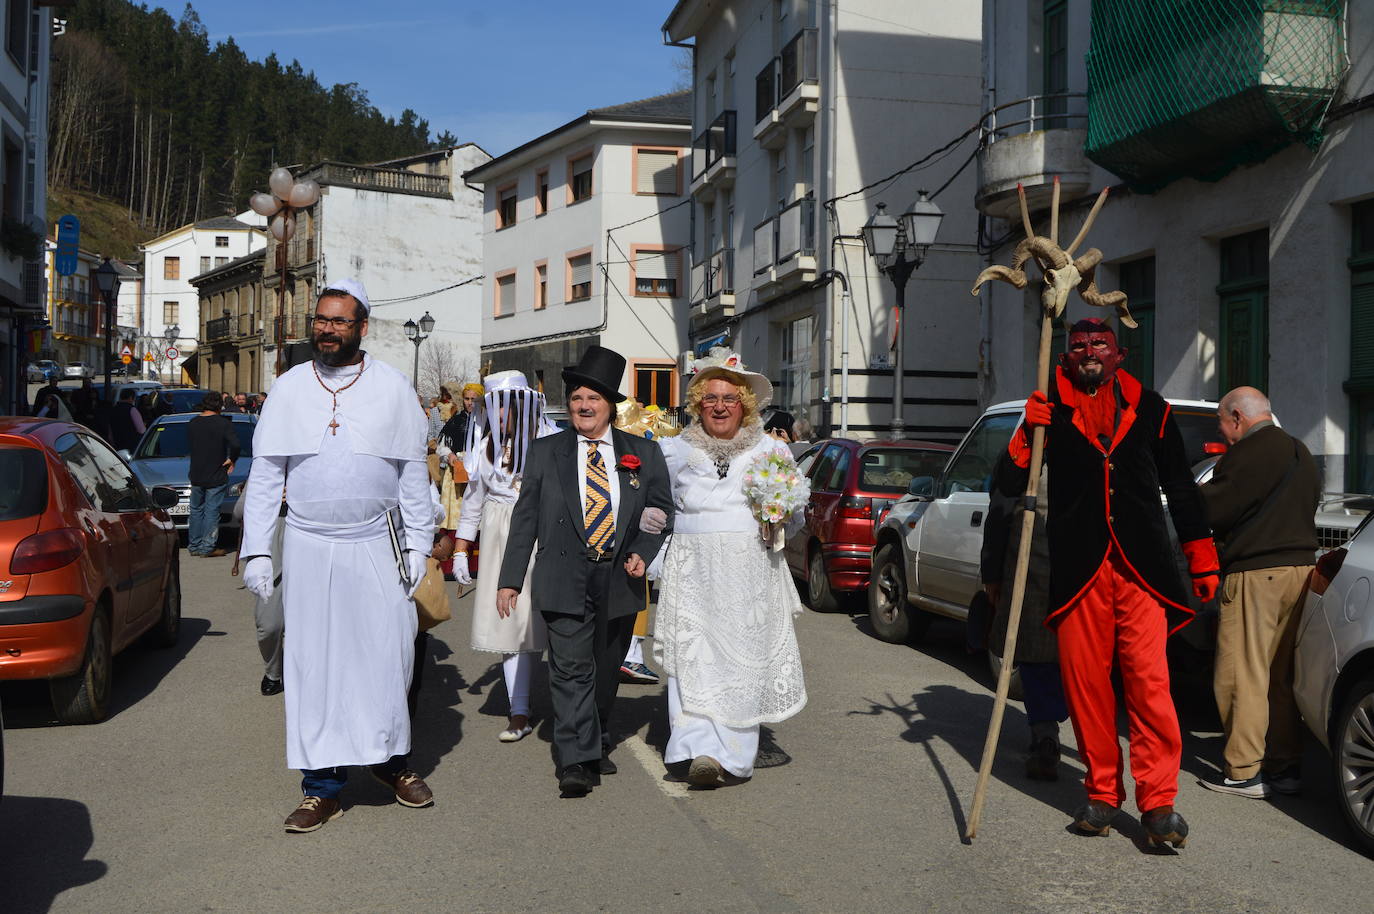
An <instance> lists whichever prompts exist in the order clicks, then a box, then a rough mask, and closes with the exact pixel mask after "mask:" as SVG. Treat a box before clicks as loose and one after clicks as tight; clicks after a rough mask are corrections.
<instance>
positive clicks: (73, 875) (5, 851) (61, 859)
mask: <svg viewBox="0 0 1374 914" xmlns="http://www.w3.org/2000/svg"><path fill="white" fill-rule="evenodd" d="M0 817H3V819H4V822H5V827H4V828H3V829H0V874H3V889H0V892H2V893H3V896H4V905H3V906H4V909H5V910H6V911H10V912H13V914H30V912H34V914H37V912H43V911H47V910H50V909H51V908H52V905H53V901H54V900H55V899H56V898H57V896H58V895H60V894H62V893H63V892H65V891H67V890H68V889H72V888H76V887H77V886H82V885H86V884H88V883H91V882H95V881H96V880H97V879H101V878H102V877H104V875H105V873H106V871H107V870H108V869H109V867H108V866H106V865H105V863H104V862H103V861H100V860H88V859H86V854H87V853H89V852H90V849H91V845H92V844H93V843H94V841H95V836H94V835H93V833H92V831H91V813H90V810H88V809H87V808H86V807H85V805H84V804H82V803H78V802H76V801H75V800H61V799H57V798H55V797H5V798H4V800H3V801H0Z"/></svg>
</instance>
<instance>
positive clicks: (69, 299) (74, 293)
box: [55, 287, 93, 305]
mask: <svg viewBox="0 0 1374 914" xmlns="http://www.w3.org/2000/svg"><path fill="white" fill-rule="evenodd" d="M55 297H56V298H57V300H58V301H60V302H65V303H67V304H69V305H89V304H91V303H92V301H93V298H92V296H91V293H90V292H87V291H86V290H85V289H63V288H60V287H59V288H58V289H57V290H56V295H55Z"/></svg>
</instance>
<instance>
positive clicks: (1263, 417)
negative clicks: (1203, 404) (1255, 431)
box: [1217, 387, 1274, 444]
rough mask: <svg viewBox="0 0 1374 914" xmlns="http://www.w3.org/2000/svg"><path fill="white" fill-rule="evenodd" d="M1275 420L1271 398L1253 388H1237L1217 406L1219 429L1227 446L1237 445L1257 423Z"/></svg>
mask: <svg viewBox="0 0 1374 914" xmlns="http://www.w3.org/2000/svg"><path fill="white" fill-rule="evenodd" d="M1273 419H1274V415H1273V411H1272V408H1271V407H1270V405H1269V398H1268V397H1266V396H1265V395H1264V394H1262V393H1260V392H1259V391H1258V390H1256V389H1255V388H1253V387H1237V388H1236V389H1235V390H1232V391H1230V392H1228V393H1227V394H1226V396H1224V397H1222V398H1221V403H1220V404H1218V405H1217V428H1218V429H1219V430H1220V431H1221V436H1222V437H1223V438H1225V439H1226V443H1227V444H1235V443H1236V442H1237V441H1239V440H1240V439H1241V438H1244V437H1245V433H1246V432H1248V431H1249V430H1250V427H1251V426H1253V425H1254V424H1255V423H1257V422H1265V421H1270V422H1272V421H1273Z"/></svg>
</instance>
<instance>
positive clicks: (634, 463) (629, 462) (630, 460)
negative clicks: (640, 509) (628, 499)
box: [615, 454, 643, 489]
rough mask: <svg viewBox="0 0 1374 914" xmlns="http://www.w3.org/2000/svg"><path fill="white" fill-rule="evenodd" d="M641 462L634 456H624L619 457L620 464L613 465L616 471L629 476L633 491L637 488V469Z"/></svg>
mask: <svg viewBox="0 0 1374 914" xmlns="http://www.w3.org/2000/svg"><path fill="white" fill-rule="evenodd" d="M642 462H643V461H641V460H640V459H639V458H638V457H636V456H635V455H634V454H626V455H625V456H623V457H621V458H620V462H619V463H617V464H616V465H615V468H616V469H617V470H624V471H625V472H626V473H629V474H630V486H631V487H632V488H635V489H638V488H639V467H640V466H641V464H642Z"/></svg>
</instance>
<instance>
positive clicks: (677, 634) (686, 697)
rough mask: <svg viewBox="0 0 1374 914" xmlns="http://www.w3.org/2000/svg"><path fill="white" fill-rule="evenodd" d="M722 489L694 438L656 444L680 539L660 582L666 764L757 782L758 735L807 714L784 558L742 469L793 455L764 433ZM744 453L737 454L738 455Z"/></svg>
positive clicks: (734, 464) (752, 434) (793, 597)
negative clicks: (694, 762) (708, 760)
mask: <svg viewBox="0 0 1374 914" xmlns="http://www.w3.org/2000/svg"><path fill="white" fill-rule="evenodd" d="M739 436H745V437H744V438H743V439H742V440H741V441H740V443H741V444H745V443H746V442H748V441H750V440H752V441H753V443H752V444H751V445H748V446H747V447H745V448H743V449H742V450H741V452H739V453H736V454H735V455H734V456H733V457H731V459H730V463H729V466H730V469H729V473H728V475H727V476H726V477H725V478H724V479H721V478H720V476H719V474H718V472H717V470H716V465H715V463H714V462H713V460H712V458H711V457H710V456H708V455H707V454H706V453H705V452H704V451H703V450H701V449H699V448H698V447H696V446H694V444H693V443H692V440H691V438H692V436H691V435H690V434H688V433H684V434H683V435H680V436H678V437H675V438H660V439H658V444H659V447H661V448H662V449H663V456H664V458H665V459H666V460H667V463H668V474H669V476H670V477H671V479H672V483H673V501H674V506H675V509H676V514H675V516H674V519H673V536H672V539H671V540H670V541H669V544H668V546H667V548H666V554H665V555H664V557H663V564H662V571H661V574H660V585H659V601H658V615H657V620H656V622H655V626H654V654H655V657H656V659H657V660H658V661H659V663H661V664H662V665H663V669H664V671H665V672H666V673H667V674H668V676H669V680H668V713H669V723H670V725H671V727H672V734H671V736H670V737H669V740H668V746H667V749H666V750H665V752H664V761H665V762H670V763H671V762H681V761H686V760H689V759H692V758H695V757H697V756H700V755H709V756H711V757H712V758H715V759H716V761H718V762H720V764H721V765H722V766H723V767H724V768H725V769H726V770H727V771H729V772H730V773H731V774H735V775H739V776H740V777H749V776H750V775H752V774H753V770H754V758H755V756H756V755H757V754H758V742H759V724H761V723H772V722H776V721H781V720H786V719H787V718H789V717H791V716H792V715H794V714H796V713H797V712H798V711H800V710H801V709H802V707H803V706H804V705H805V704H806V685H805V683H804V681H803V679H802V668H801V655H800V652H799V651H798V648H797V637H796V633H795V631H794V630H793V627H792V618H793V617H794V616H796V615H798V614H799V613H800V612H801V601H800V600H798V598H797V591H796V587H795V585H793V583H792V577H791V574H790V573H789V572H788V570H787V563H786V561H785V560H784V559H783V553H782V552H772V551H769V550H768V549H767V548H766V546H765V544H764V542H763V540H762V538H761V537H760V533H759V523H758V521H757V520H755V519H754V517H753V515H752V513H751V512H750V510H749V505H748V502H747V500H746V499H745V496H744V491H743V483H742V480H743V477H744V468H745V467H746V466H747V465H748V464H749V462H750V461H751V460H753V459H754V458H755V457H756V456H758V455H759V454H766V453H768V452H770V451H777V452H778V453H781V454H787V455H789V456H790V452H789V451H788V449H787V446H786V445H784V444H782V443H781V442H779V441H777V440H776V439H774V438H771V437H769V436H766V435H761V434H760V433H759V426H758V424H757V422H755V423H752V424H751V425H749V426H745V427H744V428H742V429H741V430H740V432H739V433H738V436H737V439H738V438H739ZM737 449H738V448H737Z"/></svg>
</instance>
